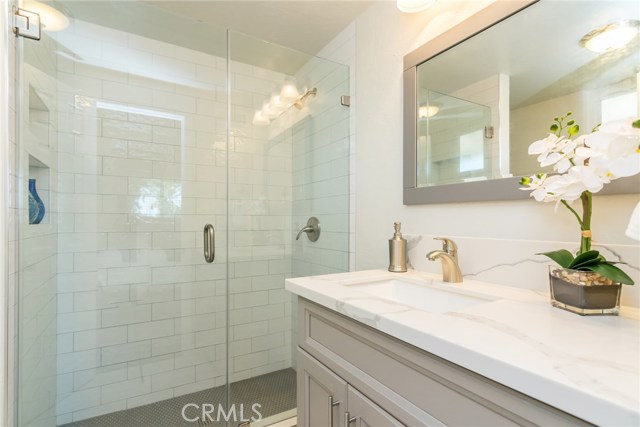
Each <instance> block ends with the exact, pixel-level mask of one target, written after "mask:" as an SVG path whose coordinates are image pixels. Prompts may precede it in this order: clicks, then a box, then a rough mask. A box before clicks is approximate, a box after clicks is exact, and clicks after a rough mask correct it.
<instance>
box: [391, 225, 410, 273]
mask: <svg viewBox="0 0 640 427" xmlns="http://www.w3.org/2000/svg"><path fill="white" fill-rule="evenodd" d="M393 228H394V230H395V232H394V233H393V237H392V238H391V239H389V271H391V272H393V273H404V272H406V271H407V239H405V238H404V237H402V233H401V232H400V223H399V222H394V223H393Z"/></svg>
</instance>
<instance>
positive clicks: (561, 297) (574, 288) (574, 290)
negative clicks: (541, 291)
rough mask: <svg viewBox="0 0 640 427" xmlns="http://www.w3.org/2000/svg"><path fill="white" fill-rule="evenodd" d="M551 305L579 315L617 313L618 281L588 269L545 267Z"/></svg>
mask: <svg viewBox="0 0 640 427" xmlns="http://www.w3.org/2000/svg"><path fill="white" fill-rule="evenodd" d="M549 285H550V286H551V305H553V306H554V307H558V308H562V309H564V310H568V311H571V312H573V313H577V314H580V315H582V316H593V315H610V316H617V315H618V314H619V313H620V294H621V292H622V284H621V283H616V282H614V281H612V280H611V279H609V278H606V277H603V276H601V275H600V274H598V273H594V272H592V271H579V270H571V269H567V268H559V267H549Z"/></svg>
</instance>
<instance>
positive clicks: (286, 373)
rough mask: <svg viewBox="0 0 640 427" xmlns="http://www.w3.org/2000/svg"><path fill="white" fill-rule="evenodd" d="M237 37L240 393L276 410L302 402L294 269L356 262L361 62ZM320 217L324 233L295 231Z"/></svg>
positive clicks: (233, 152)
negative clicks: (355, 119)
mask: <svg viewBox="0 0 640 427" xmlns="http://www.w3.org/2000/svg"><path fill="white" fill-rule="evenodd" d="M229 41H230V44H229V46H230V51H229V55H230V59H231V62H230V71H229V72H230V79H231V92H230V108H231V110H230V113H231V122H230V123H231V124H230V142H229V213H230V215H229V294H230V295H229V320H230V327H229V339H230V341H229V346H230V347H229V350H230V354H229V380H230V393H231V394H230V402H231V403H233V404H235V405H236V408H244V414H245V417H246V418H247V419H250V418H251V417H252V416H253V417H257V414H256V411H255V410H254V409H255V408H257V409H258V412H259V415H260V416H261V417H275V418H271V419H272V420H276V419H278V418H280V419H282V418H287V417H291V416H295V407H296V401H295V399H296V392H295V388H296V381H295V365H296V364H295V351H294V350H295V346H296V341H295V334H296V330H295V329H296V328H295V324H296V323H295V322H296V319H295V317H296V308H295V306H294V300H293V298H292V296H291V294H289V293H288V292H287V291H286V290H285V289H284V282H285V279H287V278H289V277H294V276H302V275H312V274H327V273H333V272H340V271H348V259H349V257H348V254H349V248H348V243H349V239H348V232H349V230H348V229H349V109H348V108H347V107H345V106H342V105H341V104H340V97H341V95H348V94H349V72H348V68H347V67H346V66H344V65H340V64H336V63H333V62H330V61H327V60H323V59H319V58H316V57H313V56H309V55H306V54H303V53H301V52H297V51H293V50H290V49H288V48H284V47H282V46H277V45H274V44H271V43H267V42H264V41H261V40H258V39H254V38H252V37H250V36H247V35H244V34H240V33H235V32H231V33H230V36H229ZM309 217H317V218H318V220H319V221H320V226H321V234H320V237H319V239H318V240H317V241H315V242H311V241H310V240H309V239H308V238H307V235H306V234H305V233H302V235H301V236H300V239H299V240H295V237H296V234H297V233H298V231H299V230H300V229H301V228H303V227H304V226H305V225H306V223H307V220H308V218H309ZM239 405H241V406H239ZM254 405H259V406H254Z"/></svg>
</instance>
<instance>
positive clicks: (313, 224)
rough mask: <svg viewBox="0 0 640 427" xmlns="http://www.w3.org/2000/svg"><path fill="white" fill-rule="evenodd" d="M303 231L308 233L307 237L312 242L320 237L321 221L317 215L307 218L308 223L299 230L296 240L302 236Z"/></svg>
mask: <svg viewBox="0 0 640 427" xmlns="http://www.w3.org/2000/svg"><path fill="white" fill-rule="evenodd" d="M302 233H307V237H308V238H309V240H311V241H312V242H315V241H316V240H318V238H319V237H320V221H318V218H316V217H315V216H312V217H311V218H309V220H307V225H306V226H305V227H303V228H302V230H300V231H298V235H297V236H296V240H298V239H299V238H300V236H301V235H302Z"/></svg>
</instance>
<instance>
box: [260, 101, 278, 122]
mask: <svg viewBox="0 0 640 427" xmlns="http://www.w3.org/2000/svg"><path fill="white" fill-rule="evenodd" d="M260 111H261V112H262V115H263V116H265V117H266V118H268V119H274V118H276V117H277V116H278V112H277V111H276V110H275V109H274V108H273V106H272V105H271V104H269V103H268V102H265V103H264V105H263V106H262V109H261V110H260Z"/></svg>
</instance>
